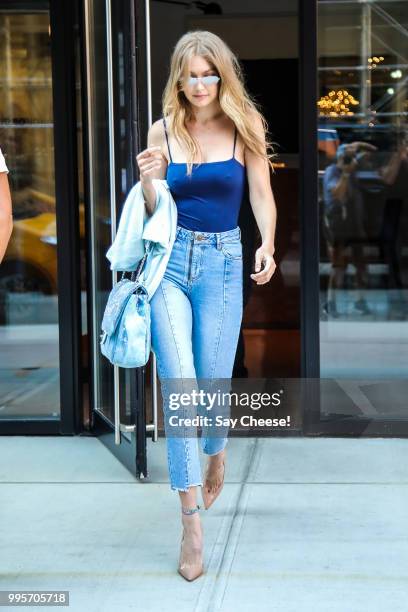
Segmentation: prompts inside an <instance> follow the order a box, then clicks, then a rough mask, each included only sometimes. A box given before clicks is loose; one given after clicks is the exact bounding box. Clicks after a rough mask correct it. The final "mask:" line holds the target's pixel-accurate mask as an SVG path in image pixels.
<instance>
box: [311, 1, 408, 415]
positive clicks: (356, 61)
mask: <svg viewBox="0 0 408 612" xmlns="http://www.w3.org/2000/svg"><path fill="white" fill-rule="evenodd" d="M407 21H408V4H407V3H406V2H400V1H399V2H393V1H387V2H371V1H370V2H332V1H323V0H321V1H320V2H319V3H318V75H319V83H318V86H319V90H318V102H317V112H318V143H319V146H318V149H319V196H320V201H319V210H320V236H321V239H320V298H321V311H320V355H321V376H322V377H323V378H329V377H334V378H349V379H359V380H360V382H361V380H364V379H369V380H371V383H372V379H373V378H376V379H396V378H400V379H402V378H404V377H405V378H407V375H408V324H407V319H408V302H407V298H408V291H407V282H408V275H407V273H408V265H407V264H408V259H407V256H408V244H407V235H408V233H407V229H408V227H407V226H408V207H407V205H406V204H407V196H408V157H407V152H408V149H407V144H408V142H407V132H406V129H407V93H408V92H407V74H408V54H407V48H408V47H407V30H406V27H405V26H404V24H406V23H407ZM379 384H380V383H379ZM369 386H370V389H371V387H372V385H369ZM391 386H392V385H391ZM389 388H390V387H388V389H389ZM394 388H396V387H395V385H394ZM375 389H377V390H378V391H381V389H382V390H383V391H384V389H385V387H384V385H381V387H380V386H378V385H376V386H375ZM374 395H375V392H374ZM377 395H378V394H377ZM382 395H383V397H384V400H385V399H386V397H387V395H388V396H389V394H388V392H385V391H384V392H383V393H382ZM360 400H362V401H360V402H358V401H357V404H358V405H359V407H360V409H361V406H363V405H365V406H366V408H367V410H368V412H369V413H370V417H372V416H374V417H375V416H378V415H381V414H382V415H384V414H386V415H387V417H392V416H393V414H394V412H395V414H396V415H397V410H396V408H395V411H394V412H393V406H394V407H395V403H394V404H393V405H388V403H387V401H385V402H383V403H382V404H381V407H378V406H374V404H373V401H372V400H373V398H372V397H369V396H368V395H367V394H365V395H364V398H363V397H362V396H361V397H360ZM346 412H347V411H346ZM363 412H364V411H363ZM350 414H351V411H350ZM399 416H401V413H400V414H399Z"/></svg>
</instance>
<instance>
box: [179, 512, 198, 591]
mask: <svg viewBox="0 0 408 612" xmlns="http://www.w3.org/2000/svg"><path fill="white" fill-rule="evenodd" d="M199 509H200V506H196V507H195V508H183V507H182V508H181V511H182V513H183V514H194V512H198V510H199ZM185 532H186V530H185V528H184V527H183V537H182V540H181V546H180V561H179V566H178V570H177V571H178V573H179V574H180V575H181V576H183V578H185V579H186V580H188V581H189V582H191V581H192V580H195V579H196V578H198V577H199V576H201V574H203V573H204V568H203V561H202V548H200V549H196V550H195V551H194V553H193V554H192V555H191V554H190V557H189V556H188V555H187V554H186V552H185V550H184V543H185Z"/></svg>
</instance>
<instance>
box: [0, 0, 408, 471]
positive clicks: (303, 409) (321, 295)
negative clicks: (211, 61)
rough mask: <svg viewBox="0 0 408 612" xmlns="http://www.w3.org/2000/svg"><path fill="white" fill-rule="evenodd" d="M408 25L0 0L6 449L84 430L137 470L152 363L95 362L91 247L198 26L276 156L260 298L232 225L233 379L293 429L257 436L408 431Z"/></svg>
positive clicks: (115, 214)
mask: <svg viewBox="0 0 408 612" xmlns="http://www.w3.org/2000/svg"><path fill="white" fill-rule="evenodd" d="M407 22H408V5H407V3H406V2H401V1H394V0H389V1H388V2H386V3H381V6H380V5H379V4H378V3H372V2H369V1H367V2H361V1H358V2H357V1H352V0H350V1H348V0H345V1H344V0H327V1H326V0H319V1H316V0H304V1H302V2H297V1H289V2H287V1H286V2H283V1H281V0H276V1H275V2H270V1H267V0H255V1H253V2H251V3H250V4H248V2H245V1H244V0H239V1H234V2H232V1H230V0H225V1H220V2H216V3H213V2H211V3H210V2H204V3H196V4H195V3H193V5H191V3H187V2H185V3H184V2H171V1H167V0H166V1H164V0H152V1H151V2H149V1H144V0H143V1H141V0H75V1H74V2H68V1H67V0H60V1H59V2H56V1H54V0H50V1H49V2H43V1H37V0H31V1H28V2H19V1H16V2H13V1H9V2H7V1H3V2H2V1H0V23H1V31H2V34H3V35H2V37H1V40H0V58H1V62H0V66H1V67H0V82H1V96H0V125H1V132H0V147H1V149H2V151H3V153H4V155H5V158H6V162H7V166H8V168H9V170H10V174H9V180H10V186H11V190H12V196H13V216H14V229H13V234H12V238H11V240H10V243H9V246H8V249H7V252H6V255H5V258H4V260H3V262H2V264H1V265H0V334H1V339H2V341H1V343H0V374H1V382H2V384H1V391H0V393H1V405H2V409H1V412H0V432H1V433H3V434H30V433H35V434H56V435H57V434H62V435H64V434H65V435H72V434H81V433H89V434H90V435H92V434H94V435H98V436H100V437H101V440H102V441H103V442H104V443H106V444H107V445H108V446H109V447H110V448H111V450H112V452H114V453H115V454H116V455H117V456H118V458H119V459H120V460H121V461H123V462H124V463H125V464H126V465H127V466H128V467H129V469H131V470H132V471H134V472H135V474H136V475H138V476H139V475H144V476H145V475H147V474H148V454H147V441H148V440H149V439H151V440H153V441H154V440H156V439H157V437H158V435H161V433H162V425H163V423H162V418H161V407H160V393H159V384H158V380H157V374H156V368H155V363H154V356H153V355H151V359H150V361H149V363H148V364H147V366H146V367H145V368H139V369H138V370H118V369H116V368H113V367H112V366H111V365H110V364H109V362H108V361H107V360H106V359H105V358H104V357H103V356H102V355H101V353H100V351H99V334H100V323H101V319H102V315H103V310H104V306H105V304H106V300H107V296H108V294H109V291H110V289H111V287H112V283H113V282H115V280H116V275H113V274H112V272H111V271H110V270H109V265H108V261H107V259H106V257H105V253H106V250H107V248H108V247H109V245H110V243H111V241H112V237H113V236H114V233H115V230H116V227H117V223H118V219H119V215H120V210H121V206H122V204H123V202H124V199H125V197H126V194H127V193H128V191H129V190H130V188H131V186H132V185H133V184H134V183H135V182H136V181H137V180H138V174H137V164H136V159H135V158H136V155H137V153H138V152H139V151H141V150H142V149H143V148H145V146H146V135H147V131H148V128H149V126H150V125H151V123H152V122H153V121H155V120H156V119H158V118H159V117H160V114H161V105H160V103H161V93H162V90H163V87H164V84H165V82H166V78H167V75H168V69H169V59H170V55H171V52H172V49H173V46H174V45H175V43H176V41H177V40H178V38H179V37H180V36H181V35H182V34H183V33H184V32H187V31H189V30H192V29H204V30H210V31H212V32H215V33H216V34H218V35H219V36H221V37H222V38H223V39H224V40H225V41H226V42H227V43H228V44H229V45H230V47H231V48H232V50H233V51H234V52H235V53H236V54H237V56H238V59H239V61H240V63H241V66H242V68H243V71H244V74H245V80H246V85H247V88H248V90H249V92H250V93H251V94H252V95H253V96H254V98H255V99H256V101H257V102H258V103H259V104H260V105H261V107H262V110H263V113H264V116H265V117H266V119H267V121H268V124H269V130H270V136H271V139H272V140H273V142H274V143H275V145H276V148H275V150H276V152H277V153H278V154H279V155H278V157H277V158H276V162H275V173H274V174H273V176H271V183H272V188H273V192H274V196H275V200H276V203H277V208H278V225H277V235H276V257H275V259H276V262H277V270H276V272H275V274H274V276H273V277H272V280H271V281H270V283H268V284H267V285H263V286H256V285H255V284H254V283H253V281H251V279H250V277H249V274H250V273H251V266H252V262H253V254H254V250H255V249H256V247H257V246H259V234H258V232H257V227H256V222H255V219H254V216H253V214H252V211H251V206H250V202H249V200H248V198H247V199H246V200H245V202H243V206H242V209H241V214H240V219H239V225H240V227H241V231H242V237H243V247H244V304H245V310H244V320H243V324H242V330H241V335H240V341H239V346H238V351H237V356H236V362H235V367H234V377H236V378H240V379H248V380H257V379H259V380H260V381H261V380H262V381H279V382H280V383H282V382H283V383H284V385H285V388H286V389H287V390H288V391H289V396H290V398H291V399H290V400H288V403H287V411H288V414H291V416H292V417H293V418H292V419H291V422H292V427H291V428H290V430H285V431H280V430H277V431H275V432H274V434H273V435H320V436H321V435H326V436H346V435H350V436H361V435H364V436H406V435H407V432H408V427H407V413H406V409H405V405H406V402H405V400H404V398H405V397H406V394H407V391H408V385H407V382H408V381H407V379H408V290H407V287H408V206H407V192H408V180H407V179H408V155H407V152H408V140H407V132H406V129H407V112H408V95H407V92H408V86H407V75H408V59H407V57H406V52H405V49H406V38H407V27H406V24H407ZM235 433H236V434H237V435H239V432H235Z"/></svg>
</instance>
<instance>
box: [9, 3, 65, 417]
mask: <svg viewBox="0 0 408 612" xmlns="http://www.w3.org/2000/svg"><path fill="white" fill-rule="evenodd" d="M0 29H1V32H2V36H1V37H0V85H1V91H0V125H1V128H2V137H1V142H0V147H1V149H2V151H3V153H4V155H5V157H6V163H7V166H8V168H9V171H10V173H9V175H8V176H9V180H10V187H11V193H12V201H13V217H14V229H13V234H12V237H11V240H10V243H9V246H8V248H7V251H6V253H5V257H4V259H3V262H2V264H1V266H0V336H1V340H0V388H1V391H0V404H1V406H2V409H1V416H0V418H13V419H18V418H21V417H24V418H27V417H30V418H31V417H34V418H35V417H47V418H50V417H55V418H56V419H57V418H59V416H60V397H59V346H58V342H59V337H58V286H57V250H56V245H57V237H56V213H55V184H54V140H53V105H52V76H51V46H50V22H49V13H48V11H42V12H38V11H36V12H35V13H30V12H26V13H24V14H23V13H20V12H18V13H14V12H10V11H5V10H0Z"/></svg>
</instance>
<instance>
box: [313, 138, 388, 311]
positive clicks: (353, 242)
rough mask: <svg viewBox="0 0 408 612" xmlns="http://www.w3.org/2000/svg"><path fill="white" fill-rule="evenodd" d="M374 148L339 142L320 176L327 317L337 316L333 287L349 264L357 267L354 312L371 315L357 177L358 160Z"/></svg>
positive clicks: (340, 282)
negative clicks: (326, 264) (326, 255)
mask: <svg viewBox="0 0 408 612" xmlns="http://www.w3.org/2000/svg"><path fill="white" fill-rule="evenodd" d="M373 150H376V147H374V146H373V145H370V144H368V143H365V142H359V141H356V142H353V143H350V144H341V145H340V146H339V147H338V149H337V152H336V162H335V163H333V164H330V165H329V166H327V168H326V170H325V172H324V177H323V195H324V206H325V210H324V232H325V238H326V240H327V248H328V253H329V257H330V260H331V263H332V268H331V271H330V277H329V286H328V301H327V303H326V304H325V306H324V307H323V310H324V312H325V313H326V314H327V315H328V316H333V317H337V316H339V313H338V311H337V306H336V300H335V289H342V288H344V275H345V272H346V269H347V265H348V263H349V262H350V263H353V264H354V265H355V267H356V289H357V299H356V301H355V303H354V311H355V312H356V313H359V314H370V312H371V311H370V309H369V308H368V306H367V302H366V300H365V298H364V289H365V288H366V287H367V267H366V263H365V261H364V257H363V243H364V241H365V240H366V239H367V236H366V232H365V229H364V225H363V215H364V202H363V196H362V193H361V190H360V186H359V183H358V180H357V177H356V170H357V168H358V166H359V163H360V162H361V160H362V159H363V158H364V156H365V155H367V154H368V153H369V152H371V151H373Z"/></svg>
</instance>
